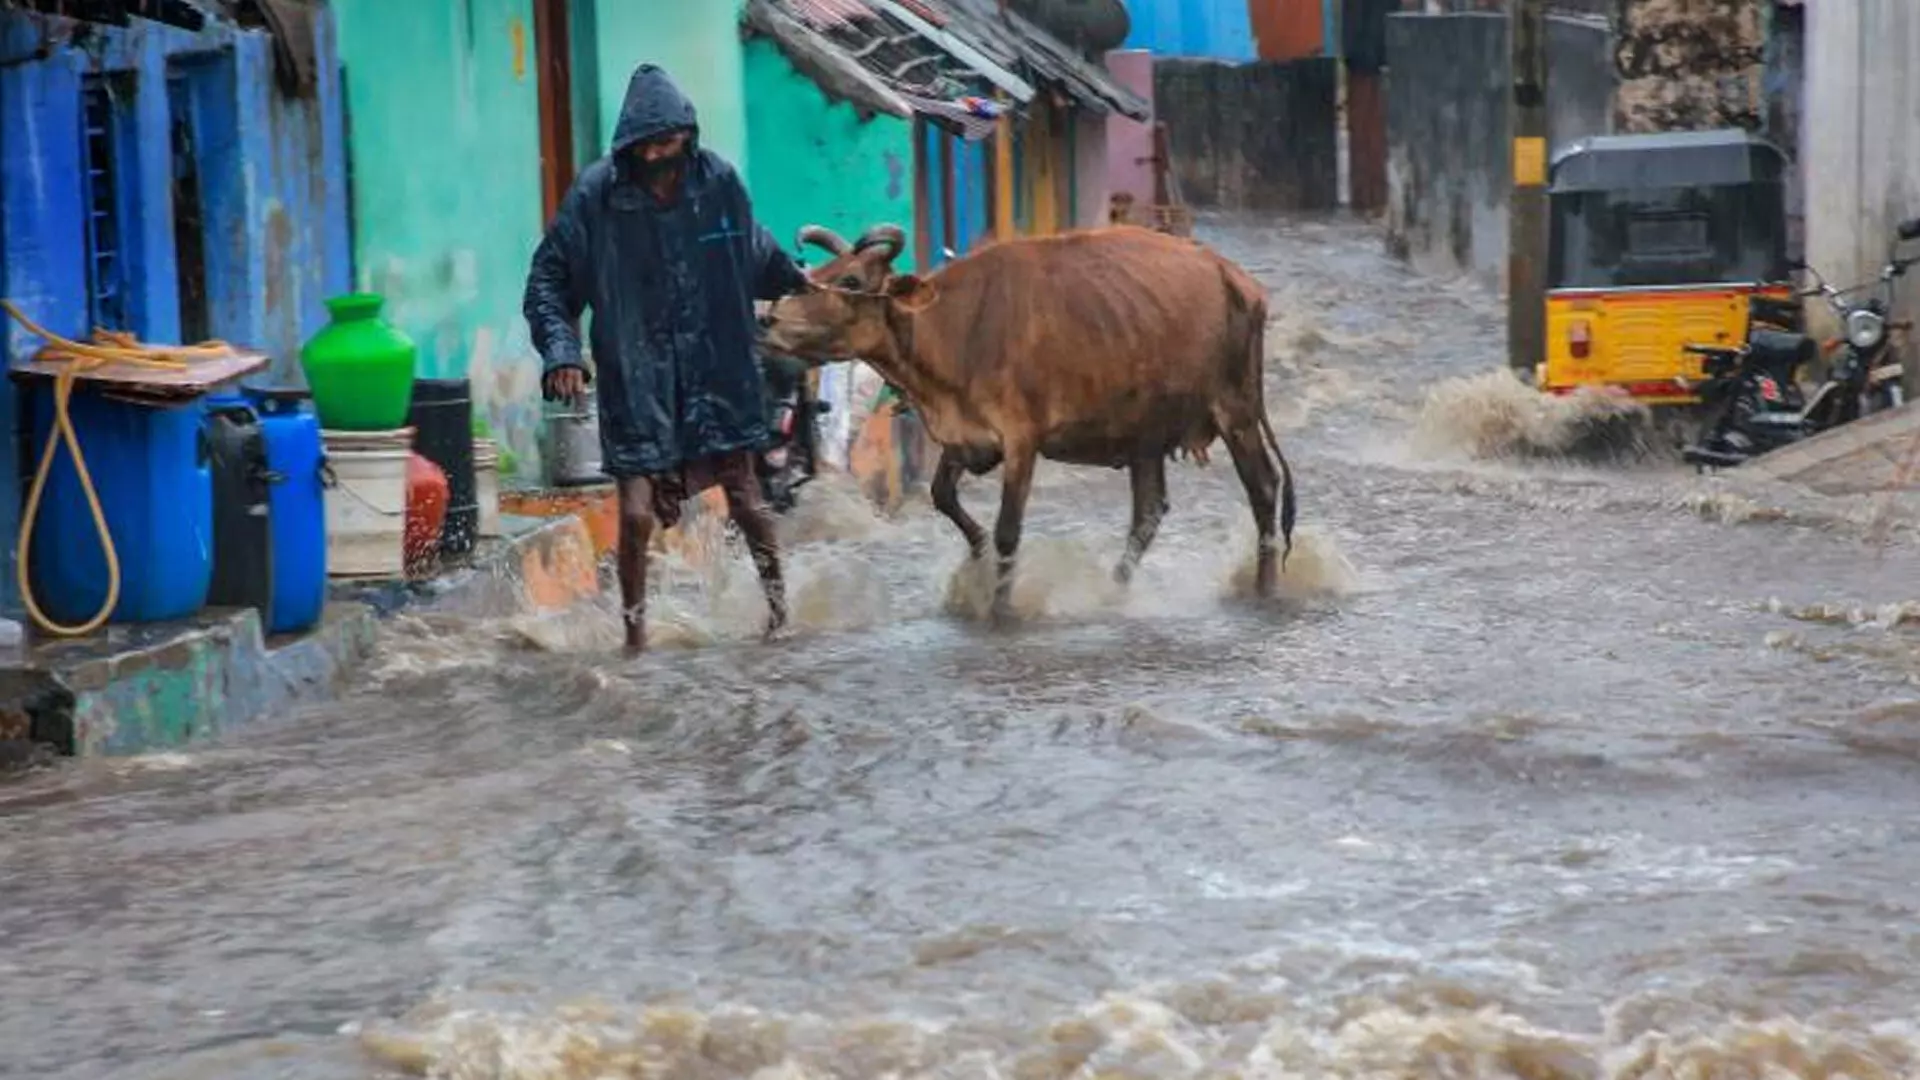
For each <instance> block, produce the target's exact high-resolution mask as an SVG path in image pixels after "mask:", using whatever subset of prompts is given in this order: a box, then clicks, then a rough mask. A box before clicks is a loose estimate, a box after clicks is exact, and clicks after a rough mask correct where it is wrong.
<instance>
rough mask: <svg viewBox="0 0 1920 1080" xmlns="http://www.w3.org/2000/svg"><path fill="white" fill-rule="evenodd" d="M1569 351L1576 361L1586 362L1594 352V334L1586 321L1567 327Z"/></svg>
mask: <svg viewBox="0 0 1920 1080" xmlns="http://www.w3.org/2000/svg"><path fill="white" fill-rule="evenodd" d="M1567 351H1568V352H1571V353H1572V354H1573V358H1574V359H1575V360H1585V359H1586V358H1587V357H1588V356H1589V355H1591V354H1592V352H1593V332H1592V331H1591V330H1589V329H1588V328H1587V324H1586V321H1585V320H1582V321H1580V322H1576V323H1573V324H1572V325H1570V326H1568V327H1567Z"/></svg>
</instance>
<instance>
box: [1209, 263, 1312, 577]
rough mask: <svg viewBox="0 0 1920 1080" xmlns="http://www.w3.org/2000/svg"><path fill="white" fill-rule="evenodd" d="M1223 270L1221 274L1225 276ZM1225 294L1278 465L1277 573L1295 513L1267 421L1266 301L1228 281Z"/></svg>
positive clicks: (1288, 551)
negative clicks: (1243, 321)
mask: <svg viewBox="0 0 1920 1080" xmlns="http://www.w3.org/2000/svg"><path fill="white" fill-rule="evenodd" d="M1225 273H1226V272H1225V270H1224V268H1223V270H1222V274H1223V275H1225ZM1227 292H1228V294H1229V295H1231V296H1234V297H1236V298H1237V299H1239V301H1240V306H1241V308H1242V310H1243V312H1244V313H1245V315H1246V318H1247V322H1248V324H1249V326H1248V330H1249V333H1248V335H1247V336H1248V346H1247V347H1248V349H1249V351H1250V352H1251V353H1252V355H1251V356H1250V357H1248V362H1249V365H1250V367H1249V371H1248V374H1249V377H1250V378H1251V379H1252V380H1253V401H1254V405H1255V410H1254V411H1255V412H1256V413H1258V414H1259V417H1260V434H1261V435H1262V436H1263V437H1265V439H1266V440H1267V449H1269V450H1271V451H1273V459H1274V461H1276V462H1278V463H1279V465H1280V542H1281V549H1280V569H1281V570H1282V571H1284V570H1286V568H1287V556H1289V555H1292V554H1293V522H1294V517H1295V515H1296V513H1297V511H1298V509H1299V506H1298V504H1297V502H1296V501H1295V499H1294V493H1293V467H1292V466H1290V465H1288V464H1287V455H1286V454H1285V452H1283V451H1282V450H1281V449H1280V438H1279V436H1277V435H1275V434H1274V433H1273V421H1272V420H1269V419H1268V418H1267V395H1266V381H1267V301H1266V298H1265V297H1264V296H1260V295H1258V294H1255V295H1252V296H1249V295H1246V294H1244V293H1242V292H1241V291H1240V290H1239V289H1238V288H1237V287H1236V286H1235V283H1234V282H1233V281H1232V280H1231V278H1229V279H1228V281H1227Z"/></svg>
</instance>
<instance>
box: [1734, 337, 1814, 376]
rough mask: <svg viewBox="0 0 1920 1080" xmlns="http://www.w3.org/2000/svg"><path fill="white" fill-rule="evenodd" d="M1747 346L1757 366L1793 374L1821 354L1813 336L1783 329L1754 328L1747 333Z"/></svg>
mask: <svg viewBox="0 0 1920 1080" xmlns="http://www.w3.org/2000/svg"><path fill="white" fill-rule="evenodd" d="M1747 348H1748V350H1749V355H1750V356H1751V358H1752V360H1753V363H1754V364H1755V365H1756V366H1758V367H1760V368H1762V369H1764V370H1766V371H1771V372H1775V373H1779V374H1791V373H1792V372H1794V371H1796V370H1798V369H1799V367H1800V366H1801V365H1802V364H1807V363H1811V362H1812V361H1813V360H1814V358H1815V357H1816V356H1818V355H1819V350H1818V349H1817V348H1816V347H1815V346H1814V343H1813V339H1812V338H1810V337H1808V336H1807V335H1805V334H1794V333H1789V332H1787V331H1783V330H1764V329H1754V330H1753V331H1751V332H1749V333H1748V334H1747Z"/></svg>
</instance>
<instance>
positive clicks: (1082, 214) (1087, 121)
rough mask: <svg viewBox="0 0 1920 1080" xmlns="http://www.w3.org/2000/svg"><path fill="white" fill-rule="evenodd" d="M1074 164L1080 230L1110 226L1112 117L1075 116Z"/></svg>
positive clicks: (1077, 112) (1075, 224)
mask: <svg viewBox="0 0 1920 1080" xmlns="http://www.w3.org/2000/svg"><path fill="white" fill-rule="evenodd" d="M1073 118H1074V121H1073V160H1074V162H1075V164H1076V168H1075V169H1074V180H1075V188H1076V190H1075V191H1074V193H1073V206H1074V220H1073V222H1072V225H1073V227H1074V228H1076V229H1091V228H1097V227H1098V226H1101V225H1105V224H1106V223H1107V193H1108V190H1109V183H1110V181H1109V179H1108V177H1107V163H1108V161H1109V160H1110V159H1109V157H1108V154H1107V127H1108V125H1109V124H1110V123H1111V122H1112V114H1111V113H1109V114H1108V115H1107V116H1098V115H1095V114H1093V113H1086V112H1081V111H1080V110H1078V109H1075V110H1074V112H1073Z"/></svg>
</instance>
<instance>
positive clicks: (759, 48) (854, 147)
mask: <svg viewBox="0 0 1920 1080" xmlns="http://www.w3.org/2000/svg"><path fill="white" fill-rule="evenodd" d="M745 53H746V57H745V64H744V66H745V83H746V89H747V94H746V106H747V112H746V116H747V148H748V149H747V153H748V155H749V156H750V157H751V158H752V159H753V161H754V162H756V163H757V168H756V171H755V173H754V177H755V179H754V180H753V181H752V184H751V186H752V193H753V205H754V213H755V215H756V216H758V217H759V219H760V220H761V222H763V223H764V224H765V225H766V226H767V228H768V229H770V230H772V232H773V235H774V237H775V238H777V239H778V240H779V241H780V243H781V244H782V245H783V246H785V247H787V248H788V249H789V250H792V246H793V237H794V234H795V233H797V232H799V230H800V227H801V226H802V225H806V224H809V223H811V224H817V225H825V226H827V227H828V228H831V229H834V230H836V231H838V232H839V233H840V234H841V235H842V236H845V237H847V238H849V239H851V238H853V237H855V236H857V235H859V234H860V233H861V232H863V231H865V230H866V229H867V227H868V226H870V225H873V224H874V223H876V222H881V221H886V222H892V223H893V224H896V225H899V226H901V227H902V228H904V229H906V230H907V231H908V233H909V234H911V233H912V231H913V127H912V125H911V124H909V123H908V122H907V121H905V120H901V119H899V118H898V117H893V116H875V117H874V118H873V119H871V120H862V119H860V116H859V113H858V112H856V111H855V109H854V108H853V107H852V106H851V105H847V104H844V103H841V104H836V103H832V102H829V101H828V100H827V97H826V95H825V94H822V93H821V92H820V89H819V88H818V87H817V86H815V85H814V83H813V82H812V81H811V80H809V79H807V78H805V77H803V76H801V75H800V74H799V73H798V72H797V71H795V70H794V69H793V66H792V65H791V64H789V63H787V60H786V58H785V57H783V56H781V55H780V51H779V50H778V49H776V48H775V47H774V46H773V45H772V44H771V43H769V42H767V41H764V40H755V41H752V42H749V43H748V44H747V46H746V49H745ZM822 254H823V253H821V252H818V251H809V252H808V253H807V258H808V259H809V260H811V261H814V262H818V261H819V260H820V258H821V256H822ZM909 262H911V253H909V254H908V256H906V257H905V259H904V260H903V262H902V265H906V264H907V263H909Z"/></svg>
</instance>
